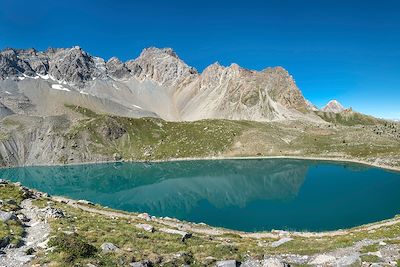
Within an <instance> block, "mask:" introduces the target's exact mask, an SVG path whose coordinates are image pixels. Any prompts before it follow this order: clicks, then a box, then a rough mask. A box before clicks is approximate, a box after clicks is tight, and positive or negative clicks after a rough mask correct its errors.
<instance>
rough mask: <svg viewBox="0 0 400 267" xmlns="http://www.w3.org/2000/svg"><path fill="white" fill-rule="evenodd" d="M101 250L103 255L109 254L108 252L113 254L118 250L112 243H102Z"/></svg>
mask: <svg viewBox="0 0 400 267" xmlns="http://www.w3.org/2000/svg"><path fill="white" fill-rule="evenodd" d="M100 248H101V250H102V251H103V253H110V252H115V251H118V250H119V248H118V247H117V246H116V245H114V244H113V243H103V244H102V245H101V246H100Z"/></svg>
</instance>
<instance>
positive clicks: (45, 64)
mask: <svg viewBox="0 0 400 267" xmlns="http://www.w3.org/2000/svg"><path fill="white" fill-rule="evenodd" d="M0 80H2V81H5V80H11V81H13V82H14V84H11V83H8V84H7V83H1V86H0V91H9V89H10V88H11V87H14V88H16V92H17V93H19V94H20V95H21V96H23V97H27V98H28V100H29V101H33V100H32V99H33V98H35V97H34V96H35V93H34V92H35V90H43V88H48V89H50V90H52V91H53V92H52V94H53V95H57V96H56V98H58V95H62V97H63V98H64V97H65V95H66V92H68V94H70V95H76V96H77V97H72V98H73V99H68V100H69V102H72V103H71V104H79V105H85V103H84V102H85V101H82V100H81V99H80V98H85V99H86V98H90V99H92V98H98V99H100V101H103V102H106V101H107V103H103V105H106V106H107V107H105V108H100V107H97V106H95V107H94V108H98V109H99V110H100V109H102V110H101V111H103V112H104V111H106V112H109V113H112V114H115V113H116V112H110V110H111V111H112V110H115V108H114V106H118V109H120V107H119V106H122V108H123V109H126V111H125V112H123V113H124V114H123V115H125V116H130V117H141V116H154V117H161V118H163V119H166V120H175V121H180V120H184V121H191V120H199V119H210V118H222V119H238V120H242V119H243V120H256V121H272V120H287V119H289V120H291V119H300V120H312V121H318V120H319V118H318V117H316V116H315V115H314V114H313V113H312V112H311V111H312V108H310V105H309V103H308V102H307V101H306V100H305V99H304V97H303V95H302V93H301V91H300V90H299V89H298V88H297V86H296V84H295V82H294V80H293V78H292V77H291V75H290V74H289V73H288V72H287V71H286V70H285V69H283V68H282V67H274V68H266V69H265V70H263V71H253V70H247V69H244V68H242V67H240V66H239V65H237V64H231V65H230V66H228V67H224V66H221V65H219V64H218V63H215V64H212V65H210V66H209V67H207V68H206V69H205V70H204V71H203V72H202V73H199V72H198V71H197V70H196V69H195V68H193V67H191V66H188V65H187V64H186V63H185V62H184V61H183V60H181V59H180V58H179V57H178V55H177V54H176V53H175V51H173V50H172V49H171V48H161V49H160V48H155V47H150V48H146V49H144V50H143V51H142V52H141V54H140V55H139V56H138V57H137V58H136V59H133V60H128V61H126V62H122V61H120V60H119V59H118V58H115V57H112V58H111V59H109V60H107V61H106V60H104V59H102V58H99V57H95V56H92V55H90V54H89V53H87V52H85V51H84V50H82V49H81V48H80V47H77V46H76V47H72V48H60V49H53V48H50V49H48V50H46V51H42V52H40V51H36V50H34V49H27V50H18V49H11V48H9V49H5V50H3V51H1V52H0ZM28 87H29V88H31V93H30V94H29V93H26V92H25V91H24V88H28ZM6 97H7V96H6ZM68 98H71V97H68ZM16 101H18V100H16ZM36 102H38V101H36ZM47 104H48V103H47V102H46V101H43V103H42V102H40V103H35V105H42V106H46V105H47ZM86 106H88V104H86ZM42 110H45V108H42ZM99 110H97V111H99ZM12 111H13V112H15V113H19V111H18V110H12ZM26 112H27V111H26V110H25V113H26ZM51 112H53V113H54V110H48V111H47V114H44V115H53V114H50V113H51ZM45 113H46V112H45ZM59 113H62V111H61V110H60V111H59ZM28 114H30V113H29V112H28ZM34 115H37V114H36V113H35V114H34ZM42 115H43V114H42ZM117 115H121V114H117Z"/></svg>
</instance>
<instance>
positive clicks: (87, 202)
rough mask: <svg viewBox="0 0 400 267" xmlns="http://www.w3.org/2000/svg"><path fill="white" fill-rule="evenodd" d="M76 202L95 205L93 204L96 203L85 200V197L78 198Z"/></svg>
mask: <svg viewBox="0 0 400 267" xmlns="http://www.w3.org/2000/svg"><path fill="white" fill-rule="evenodd" d="M76 203H78V204H84V205H90V206H93V205H94V204H93V203H92V202H90V201H87V200H83V199H80V200H78V201H77V202H76Z"/></svg>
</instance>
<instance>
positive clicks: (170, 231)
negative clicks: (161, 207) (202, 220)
mask: <svg viewBox="0 0 400 267" xmlns="http://www.w3.org/2000/svg"><path fill="white" fill-rule="evenodd" d="M159 231H160V232H163V233H167V234H173V235H180V236H182V241H184V240H185V239H187V238H190V237H192V234H191V233H188V232H185V231H180V230H175V229H170V228H160V229H159Z"/></svg>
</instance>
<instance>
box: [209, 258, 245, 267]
mask: <svg viewBox="0 0 400 267" xmlns="http://www.w3.org/2000/svg"><path fill="white" fill-rule="evenodd" d="M239 265H240V263H239V262H237V261H236V260H225V261H217V262H216V263H215V266H217V267H236V266H239Z"/></svg>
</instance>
